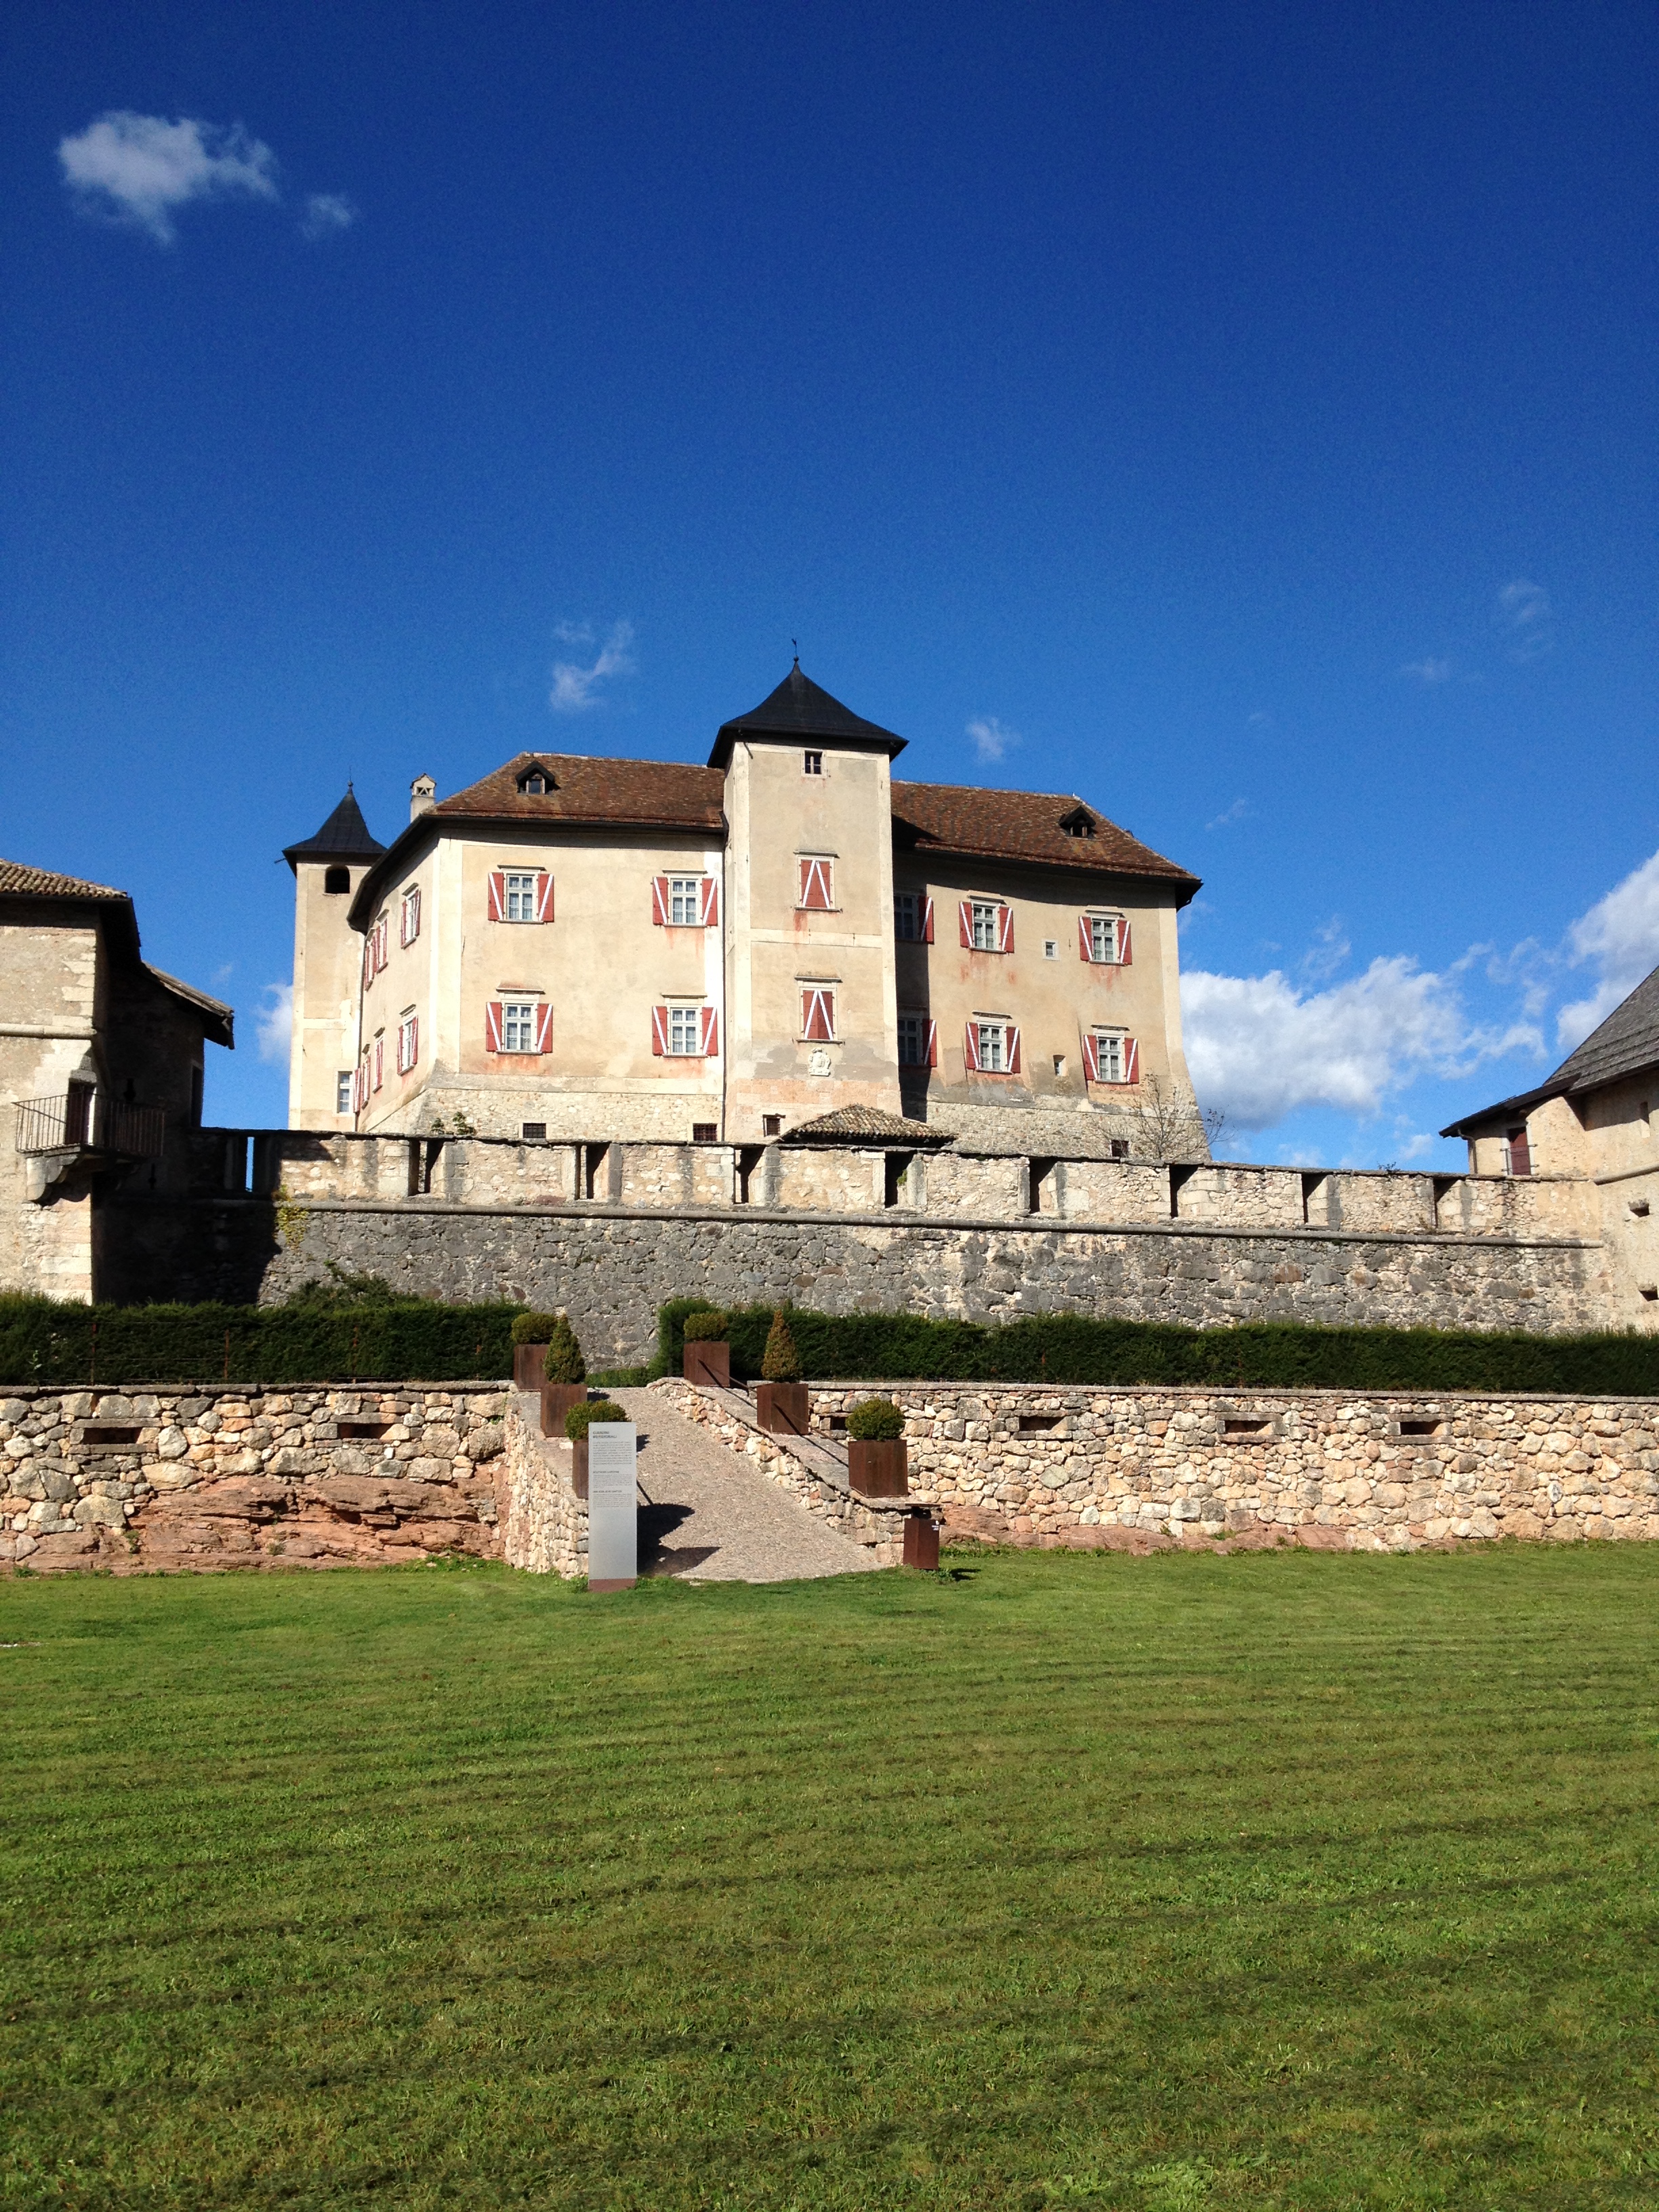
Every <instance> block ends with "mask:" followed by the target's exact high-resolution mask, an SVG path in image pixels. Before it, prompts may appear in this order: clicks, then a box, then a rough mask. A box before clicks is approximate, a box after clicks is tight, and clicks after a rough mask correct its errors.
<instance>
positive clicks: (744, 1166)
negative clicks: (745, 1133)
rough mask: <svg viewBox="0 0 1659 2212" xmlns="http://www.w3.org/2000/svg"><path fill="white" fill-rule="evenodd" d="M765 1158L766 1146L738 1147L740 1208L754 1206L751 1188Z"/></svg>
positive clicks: (738, 1194)
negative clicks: (757, 1170)
mask: <svg viewBox="0 0 1659 2212" xmlns="http://www.w3.org/2000/svg"><path fill="white" fill-rule="evenodd" d="M764 1158H766V1147H765V1146H764V1145H739V1146H738V1159H737V1182H738V1191H737V1196H738V1205H739V1206H751V1205H753V1203H754V1193H753V1190H752V1188H751V1187H750V1186H751V1182H752V1179H753V1176H754V1173H755V1170H756V1169H757V1167H758V1166H759V1165H760V1164H761V1162H762V1161H763V1159H764Z"/></svg>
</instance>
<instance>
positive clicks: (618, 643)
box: [548, 622, 634, 714]
mask: <svg viewBox="0 0 1659 2212" xmlns="http://www.w3.org/2000/svg"><path fill="white" fill-rule="evenodd" d="M554 635H555V636H556V637H557V638H558V639H559V641H560V642H561V643H562V644H567V645H592V643H593V640H594V633H593V630H592V626H591V624H589V623H559V624H558V625H557V627H556V629H555V631H554ZM633 642H634V625H633V623H629V622H618V623H612V624H611V629H610V632H609V634H608V635H607V636H606V638H605V643H604V644H603V645H602V646H601V647H599V653H598V655H597V656H596V658H595V659H594V660H593V662H592V665H591V666H588V667H584V666H583V665H581V663H580V661H574V660H556V661H555V662H554V664H553V689H552V690H551V691H550V693H549V694H548V704H549V705H550V707H551V708H552V709H553V711H554V713H555V714H581V713H582V712H583V711H584V709H586V708H589V707H597V706H599V704H600V703H601V702H600V701H599V697H598V696H597V694H598V691H599V686H600V684H604V683H605V682H606V681H607V679H608V678H611V677H612V676H631V675H632V674H633V672H634V660H633V655H632V653H630V651H629V647H631V646H632V644H633Z"/></svg>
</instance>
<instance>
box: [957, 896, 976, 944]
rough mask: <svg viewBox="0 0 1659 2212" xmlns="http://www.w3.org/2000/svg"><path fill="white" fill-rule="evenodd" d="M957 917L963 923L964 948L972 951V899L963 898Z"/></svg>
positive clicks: (958, 905) (959, 904) (958, 906)
mask: <svg viewBox="0 0 1659 2212" xmlns="http://www.w3.org/2000/svg"><path fill="white" fill-rule="evenodd" d="M957 921H959V922H960V923H961V925H962V944H963V951H966V952H971V951H973V949H974V908H973V902H972V901H971V900H970V899H963V900H961V901H960V902H958V904H957Z"/></svg>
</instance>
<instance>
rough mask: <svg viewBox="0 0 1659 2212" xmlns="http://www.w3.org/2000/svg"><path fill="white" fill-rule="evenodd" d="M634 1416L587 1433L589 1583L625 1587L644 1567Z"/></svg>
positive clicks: (596, 1425) (591, 1586)
mask: <svg viewBox="0 0 1659 2212" xmlns="http://www.w3.org/2000/svg"><path fill="white" fill-rule="evenodd" d="M638 1436H639V1431H638V1430H637V1429H636V1428H635V1425H634V1423H633V1422H632V1421H595V1422H594V1424H593V1425H592V1428H591V1429H589V1431H588V1432H587V1583H588V1588H589V1589H617V1588H626V1587H627V1585H628V1584H629V1583H632V1582H634V1581H635V1580H636V1579H637V1577H638V1575H639V1571H640V1509H639V1496H638V1490H637V1486H636V1484H637V1478H636V1476H635V1466H634V1462H635V1452H636V1450H637V1449H638V1445H637V1441H636V1440H637V1438H638Z"/></svg>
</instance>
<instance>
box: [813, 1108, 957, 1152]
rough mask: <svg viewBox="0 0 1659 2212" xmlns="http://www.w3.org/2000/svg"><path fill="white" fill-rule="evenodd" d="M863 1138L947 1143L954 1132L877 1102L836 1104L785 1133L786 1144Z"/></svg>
mask: <svg viewBox="0 0 1659 2212" xmlns="http://www.w3.org/2000/svg"><path fill="white" fill-rule="evenodd" d="M861 1138H867V1139H872V1140H873V1141H874V1142H876V1143H878V1144H884V1145H948V1144H949V1143H950V1141H951V1132H950V1130H948V1129H939V1128H935V1127H933V1124H932V1123H931V1122H928V1121H906V1120H905V1119H904V1117H903V1115H902V1114H885V1113H884V1112H883V1111H882V1109H880V1108H879V1107H878V1106H837V1107H836V1110H835V1111H834V1113H833V1114H820V1115H818V1116H817V1119H816V1120H815V1121H798V1122H797V1123H796V1124H795V1126H794V1127H793V1129H786V1130H785V1131H784V1133H783V1141H784V1143H785V1144H786V1145H844V1144H847V1143H848V1142H853V1143H856V1142H857V1141H858V1140H859V1139H861Z"/></svg>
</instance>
